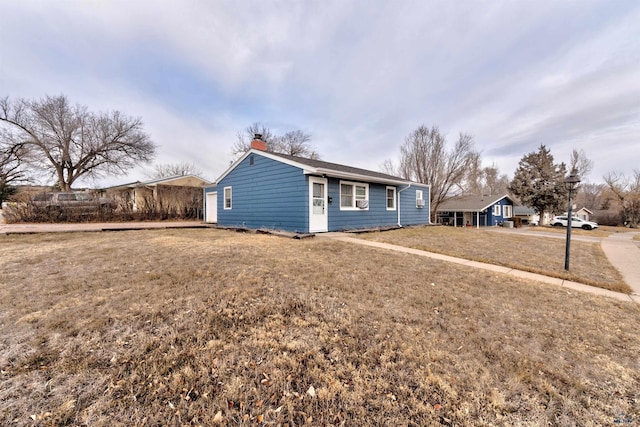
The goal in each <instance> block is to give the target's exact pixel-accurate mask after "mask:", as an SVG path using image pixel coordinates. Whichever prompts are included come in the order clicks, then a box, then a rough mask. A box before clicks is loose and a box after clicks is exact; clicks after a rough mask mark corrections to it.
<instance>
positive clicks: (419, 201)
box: [416, 190, 424, 208]
mask: <svg viewBox="0 0 640 427" xmlns="http://www.w3.org/2000/svg"><path fill="white" fill-rule="evenodd" d="M416 207H418V208H423V207H424V199H423V198H422V190H416Z"/></svg>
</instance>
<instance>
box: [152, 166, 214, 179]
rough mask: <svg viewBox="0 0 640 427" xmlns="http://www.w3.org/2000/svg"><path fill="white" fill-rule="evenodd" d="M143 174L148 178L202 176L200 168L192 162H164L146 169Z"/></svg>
mask: <svg viewBox="0 0 640 427" xmlns="http://www.w3.org/2000/svg"><path fill="white" fill-rule="evenodd" d="M145 175H146V176H147V177H148V178H149V179H161V178H168V177H172V176H184V175H196V176H202V170H201V169H198V167H197V166H196V165H194V164H193V163H187V162H180V163H164V164H157V165H154V166H153V170H151V171H147V172H146V173H145Z"/></svg>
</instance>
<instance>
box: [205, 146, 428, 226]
mask: <svg viewBox="0 0 640 427" xmlns="http://www.w3.org/2000/svg"><path fill="white" fill-rule="evenodd" d="M265 149H266V145H265V143H264V142H263V141H261V140H259V139H257V140H254V141H253V142H252V145H251V149H250V150H249V151H247V152H246V153H245V154H244V155H243V156H242V157H240V158H239V159H238V160H237V161H236V162H234V163H233V164H232V165H231V167H229V169H227V170H226V171H225V172H224V173H223V174H222V175H221V176H220V177H219V178H218V180H217V181H216V184H215V185H212V186H209V187H205V190H204V194H205V197H204V198H205V201H204V203H205V221H206V222H211V223H217V224H218V225H221V226H228V227H247V228H254V229H259V228H267V229H275V230H287V231H293V232H298V233H318V232H326V231H341V230H352V229H363V228H374V227H384V226H407V225H418V224H428V223H429V186H427V185H424V184H418V183H414V182H410V181H406V180H403V179H401V178H398V177H394V176H391V175H387V174H384V173H380V172H373V171H369V170H365V169H359V168H354V167H350V166H344V165H339V164H335V163H329V162H324V161H320V160H315V159H306V158H302V157H296V156H289V155H285V154H277V153H270V152H267V151H265Z"/></svg>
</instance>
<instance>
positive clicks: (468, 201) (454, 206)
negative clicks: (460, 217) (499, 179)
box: [438, 195, 513, 212]
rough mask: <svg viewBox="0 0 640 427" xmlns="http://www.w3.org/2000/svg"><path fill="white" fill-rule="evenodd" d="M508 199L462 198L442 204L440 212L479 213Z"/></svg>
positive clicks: (496, 197) (486, 197) (500, 197)
mask: <svg viewBox="0 0 640 427" xmlns="http://www.w3.org/2000/svg"><path fill="white" fill-rule="evenodd" d="M505 197H506V198H508V199H509V200H511V201H513V200H512V199H511V197H509V196H507V195H501V196H461V197H454V198H453V199H449V200H446V201H444V202H442V203H441V204H440V206H439V207H438V211H444V212H478V211H483V210H485V209H487V208H488V207H490V206H492V205H493V204H494V203H496V202H498V201H499V200H501V199H504V198H505Z"/></svg>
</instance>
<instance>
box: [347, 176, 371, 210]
mask: <svg viewBox="0 0 640 427" xmlns="http://www.w3.org/2000/svg"><path fill="white" fill-rule="evenodd" d="M368 208H369V184H360V183H357V182H346V181H340V209H341V210H349V209H368Z"/></svg>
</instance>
